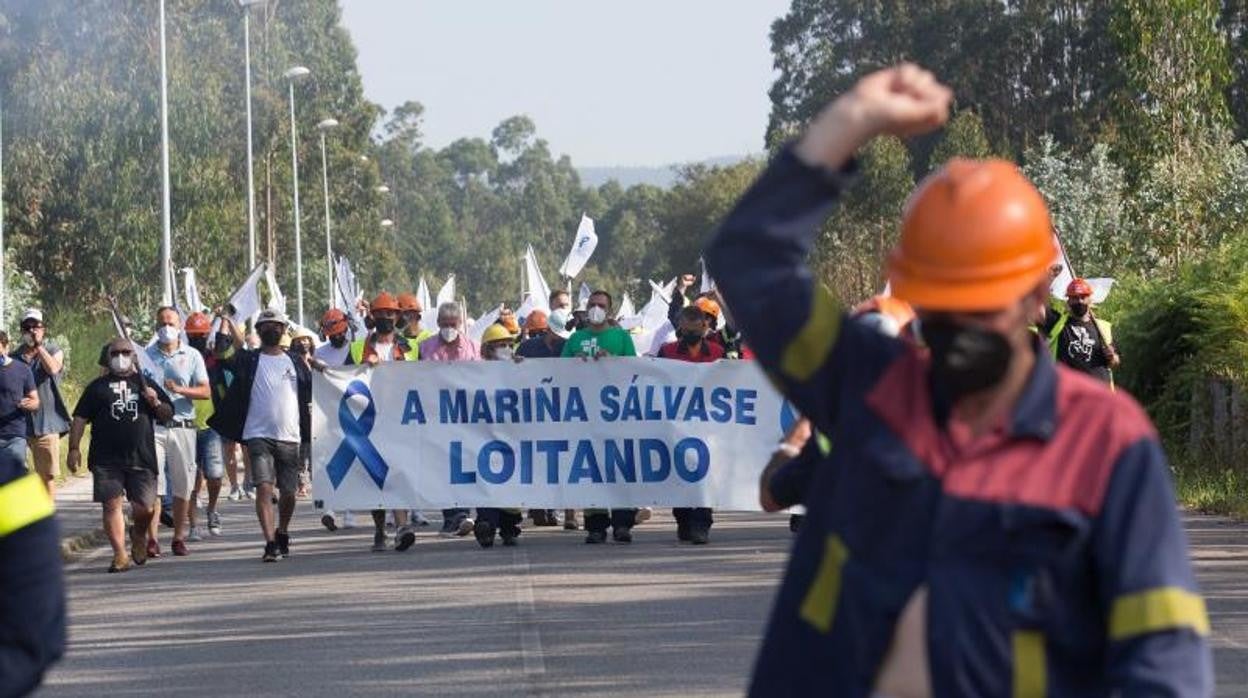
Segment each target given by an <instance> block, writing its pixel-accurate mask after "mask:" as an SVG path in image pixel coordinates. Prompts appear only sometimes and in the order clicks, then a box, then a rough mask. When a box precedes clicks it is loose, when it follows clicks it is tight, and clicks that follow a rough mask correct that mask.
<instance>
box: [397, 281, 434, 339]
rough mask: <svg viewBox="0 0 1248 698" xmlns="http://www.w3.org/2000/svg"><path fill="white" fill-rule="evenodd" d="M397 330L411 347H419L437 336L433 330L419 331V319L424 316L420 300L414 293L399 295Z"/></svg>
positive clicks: (423, 308)
mask: <svg viewBox="0 0 1248 698" xmlns="http://www.w3.org/2000/svg"><path fill="white" fill-rule="evenodd" d="M398 301H399V313H400V315H399V330H400V331H402V333H403V338H404V339H406V340H407V341H408V343H409V344H411V345H412V346H419V345H420V343H421V342H423V341H425V340H426V339H429V338H430V337H432V336H433V335H435V334H437V333H436V332H434V331H433V330H422V329H420V319H421V318H422V317H424V315H425V307H424V306H423V305H421V304H420V299H419V298H417V297H416V294H414V293H400V294H399V298H398Z"/></svg>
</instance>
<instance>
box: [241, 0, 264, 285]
mask: <svg viewBox="0 0 1248 698" xmlns="http://www.w3.org/2000/svg"><path fill="white" fill-rule="evenodd" d="M265 1H266V0H238V4H239V5H241V6H242V8H243V75H244V76H245V77H246V84H247V88H246V93H247V270H248V271H250V270H252V269H255V268H256V183H255V175H254V174H253V173H252V164H251V160H252V157H251V6H252V5H259V4H262V3H264V2H265Z"/></svg>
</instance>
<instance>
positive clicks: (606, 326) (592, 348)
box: [563, 291, 637, 359]
mask: <svg viewBox="0 0 1248 698" xmlns="http://www.w3.org/2000/svg"><path fill="white" fill-rule="evenodd" d="M611 302H612V301H611V294H610V293H607V292H606V291H594V292H593V294H591V295H590V297H589V304H588V305H587V306H586V307H585V310H586V319H587V322H588V327H585V328H583V329H579V330H577V331H576V332H573V333H572V336H571V337H569V338H568V341H567V343H566V344H564V345H563V355H564V357H570V356H576V357H581V358H586V359H598V358H602V357H604V356H637V349H636V348H634V347H633V338H632V337H631V336H630V335H629V334H628V331H627V330H625V329H623V328H622V327H619V326H617V325H612V324H610V323H609V321H608V319H607V318H608V317H610V314H611Z"/></svg>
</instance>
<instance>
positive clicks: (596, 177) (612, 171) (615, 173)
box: [576, 155, 750, 189]
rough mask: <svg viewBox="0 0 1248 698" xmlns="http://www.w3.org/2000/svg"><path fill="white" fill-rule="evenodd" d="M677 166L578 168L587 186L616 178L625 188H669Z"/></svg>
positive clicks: (711, 161) (728, 158)
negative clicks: (636, 185)
mask: <svg viewBox="0 0 1248 698" xmlns="http://www.w3.org/2000/svg"><path fill="white" fill-rule="evenodd" d="M747 157H750V156H748V155H725V156H723V157H717V158H708V159H706V160H703V161H702V164H705V165H712V166H715V165H719V166H724V165H735V164H736V163H738V162H741V161H742V160H744V159H746V158H747ZM677 167H678V165H675V164H672V165H663V166H659V167H628V166H607V167H578V168H576V170H577V172H579V173H580V175H581V183H582V184H585V185H586V186H591V187H600V186H602V185H604V184H606V183H607V182H609V181H611V180H613V179H614V180H615V181H617V182H619V183H620V186H622V187H624V188H625V189H627V188H628V187H631V186H633V185H634V184H650V185H653V186H656V187H662V188H664V189H667V188H669V187H671V186H672V184H674V183H675V182H676V168H677Z"/></svg>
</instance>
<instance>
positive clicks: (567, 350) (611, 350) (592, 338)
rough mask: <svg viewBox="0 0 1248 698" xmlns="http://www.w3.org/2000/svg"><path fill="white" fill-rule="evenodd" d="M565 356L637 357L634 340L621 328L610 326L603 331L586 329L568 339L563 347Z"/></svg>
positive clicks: (574, 333)
mask: <svg viewBox="0 0 1248 698" xmlns="http://www.w3.org/2000/svg"><path fill="white" fill-rule="evenodd" d="M563 355H564V356H587V357H591V358H592V357H594V356H637V349H636V347H634V346H633V338H632V336H631V335H629V334H628V332H627V331H626V330H624V329H622V328H620V327H614V326H608V327H605V328H603V329H601V330H594V329H593V328H590V327H586V328H585V329H583V330H577V331H576V332H573V333H572V336H571V337H568V343H567V344H564V345H563Z"/></svg>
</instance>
